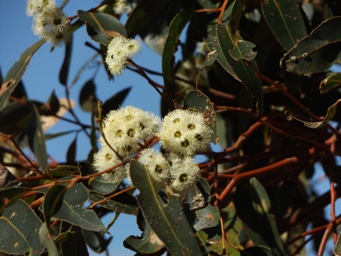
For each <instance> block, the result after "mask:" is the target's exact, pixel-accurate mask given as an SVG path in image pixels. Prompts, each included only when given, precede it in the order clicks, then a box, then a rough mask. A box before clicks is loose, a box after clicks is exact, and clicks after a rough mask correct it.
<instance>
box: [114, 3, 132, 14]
mask: <svg viewBox="0 0 341 256" xmlns="http://www.w3.org/2000/svg"><path fill="white" fill-rule="evenodd" d="M136 5H137V3H136V1H134V2H133V1H129V0H118V1H116V2H115V3H114V8H113V10H114V12H115V13H116V14H118V15H121V14H123V13H127V14H129V13H131V12H132V11H133V9H134V8H135V7H136Z"/></svg>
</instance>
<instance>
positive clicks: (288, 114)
mask: <svg viewBox="0 0 341 256" xmlns="http://www.w3.org/2000/svg"><path fill="white" fill-rule="evenodd" d="M340 102H341V99H339V100H338V101H336V102H335V103H334V104H333V105H331V106H330V107H329V108H328V110H327V114H326V116H325V117H324V119H323V121H319V122H311V121H304V120H302V119H300V118H298V117H296V116H295V115H294V114H293V113H291V112H290V111H288V110H287V111H285V116H286V118H287V119H288V120H289V121H291V120H292V119H295V120H297V121H299V122H301V123H303V124H304V125H305V126H307V127H308V128H313V129H317V128H321V127H323V126H325V125H326V124H327V123H328V122H329V121H331V120H332V119H333V117H334V115H335V113H336V110H337V105H338V104H339V103H340Z"/></svg>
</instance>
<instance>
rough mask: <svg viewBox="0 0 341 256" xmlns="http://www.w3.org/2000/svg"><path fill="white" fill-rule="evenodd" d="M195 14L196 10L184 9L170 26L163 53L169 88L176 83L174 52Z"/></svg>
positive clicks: (164, 69)
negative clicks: (182, 33) (183, 31)
mask: <svg viewBox="0 0 341 256" xmlns="http://www.w3.org/2000/svg"><path fill="white" fill-rule="evenodd" d="M193 15H194V11H192V10H184V11H182V12H179V14H178V15H176V16H175V17H174V19H173V20H172V22H171V24H170V26H169V34H168V37H167V39H166V42H165V46H164V51H163V54H162V72H163V79H164V82H165V86H166V87H168V88H169V87H170V86H172V85H173V84H174V77H173V71H174V70H173V69H174V53H175V51H176V47H177V44H178V40H179V37H180V35H181V32H182V30H183V29H184V27H185V26H186V24H187V22H188V21H189V20H190V19H191V18H192V16H193Z"/></svg>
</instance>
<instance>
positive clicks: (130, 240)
mask: <svg viewBox="0 0 341 256" xmlns="http://www.w3.org/2000/svg"><path fill="white" fill-rule="evenodd" d="M124 246H125V247H127V248H129V249H131V250H133V251H135V252H138V253H141V254H153V253H157V252H159V251H160V250H162V249H163V248H164V247H165V245H164V243H163V242H162V241H161V240H160V238H159V237H158V236H157V235H156V234H155V233H154V231H153V230H152V229H151V227H150V226H149V225H148V223H146V225H145V228H144V231H143V235H142V237H136V236H129V237H127V238H126V239H125V240H124Z"/></svg>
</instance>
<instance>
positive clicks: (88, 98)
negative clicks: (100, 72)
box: [79, 79, 97, 112]
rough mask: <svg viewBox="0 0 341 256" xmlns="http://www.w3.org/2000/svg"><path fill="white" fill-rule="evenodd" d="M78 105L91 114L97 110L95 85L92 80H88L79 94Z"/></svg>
mask: <svg viewBox="0 0 341 256" xmlns="http://www.w3.org/2000/svg"><path fill="white" fill-rule="evenodd" d="M79 104H80V106H81V107H82V109H83V110H84V111H87V112H93V111H95V110H96V108H97V97H96V85H95V83H94V80H93V79H90V80H88V81H87V82H86V83H85V84H84V85H83V87H82V89H81V92H80V94H79Z"/></svg>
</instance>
